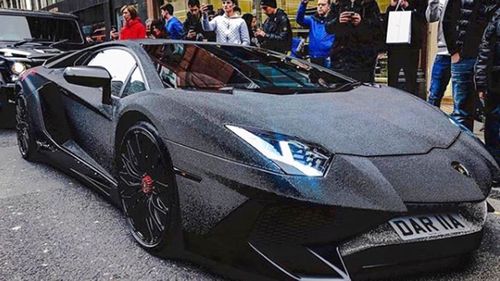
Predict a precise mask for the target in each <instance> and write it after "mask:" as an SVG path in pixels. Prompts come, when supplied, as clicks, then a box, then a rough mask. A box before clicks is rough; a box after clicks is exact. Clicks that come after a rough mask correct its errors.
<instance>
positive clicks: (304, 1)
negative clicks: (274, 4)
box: [300, 0, 309, 5]
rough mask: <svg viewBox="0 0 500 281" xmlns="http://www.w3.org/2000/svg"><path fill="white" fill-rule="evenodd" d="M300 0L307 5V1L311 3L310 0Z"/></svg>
mask: <svg viewBox="0 0 500 281" xmlns="http://www.w3.org/2000/svg"><path fill="white" fill-rule="evenodd" d="M300 2H301V3H302V4H305V5H307V3H309V0H302V1H300Z"/></svg>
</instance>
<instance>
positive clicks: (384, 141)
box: [16, 40, 498, 280]
mask: <svg viewBox="0 0 500 281" xmlns="http://www.w3.org/2000/svg"><path fill="white" fill-rule="evenodd" d="M17 90H18V96H17V109H16V117H17V121H18V122H17V124H18V125H17V134H18V140H19V149H20V152H21V154H22V156H23V157H24V158H25V159H28V160H34V161H44V162H46V163H49V164H51V165H53V166H55V167H58V168H59V169H61V170H63V171H65V172H67V173H69V174H71V175H73V176H74V177H76V178H78V179H80V180H81V181H83V182H85V183H87V184H88V185H90V186H92V187H94V188H95V189H96V190H98V191H99V192H100V193H102V194H104V195H105V196H106V197H108V198H109V199H110V201H111V202H113V203H114V204H116V205H117V206H119V207H120V208H122V209H123V211H124V214H125V216H126V218H127V221H128V225H129V226H130V230H131V233H132V235H133V237H134V238H135V240H136V241H137V242H138V243H139V244H140V245H141V246H142V247H143V248H145V249H147V250H148V251H150V252H151V253H153V254H155V255H160V256H163V257H168V258H175V259H187V260H191V261H194V262H196V263H200V264H203V265H205V266H207V267H209V268H211V269H212V270H214V271H216V272H219V273H221V274H223V275H227V276H230V277H232V278H237V279H246V280H349V279H363V278H374V277H383V276H388V275H389V276H394V274H406V273H415V272H417V271H421V270H434V269H438V268H442V267H443V266H445V265H446V266H448V265H450V266H451V265H457V264H459V263H460V262H461V261H462V260H463V259H464V258H465V257H467V256H468V255H469V254H470V253H471V252H473V251H474V250H475V249H476V248H477V247H478V245H479V243H480V241H481V234H482V229H483V225H484V223H485V215H486V202H485V199H486V197H487V196H488V194H489V192H490V188H491V184H492V181H493V179H494V178H496V177H497V176H498V166H497V164H496V163H495V161H494V160H493V158H492V157H491V156H490V155H489V154H488V152H487V151H486V150H485V149H484V148H483V146H482V144H481V143H480V142H479V141H478V140H477V139H475V138H474V136H473V135H471V134H470V132H467V131H462V130H461V129H460V128H459V126H458V125H456V124H455V123H454V122H453V120H450V119H449V118H448V117H447V116H446V115H445V114H444V113H442V112H441V111H440V110H438V109H437V108H435V107H432V106H430V105H428V104H426V103H425V102H423V101H421V100H419V99H417V98H415V97H413V96H411V95H409V94H406V93H404V92H401V91H399V90H396V89H392V88H388V87H384V86H377V85H369V84H361V83H359V82H356V81H353V80H351V79H349V78H347V77H343V76H341V75H339V74H336V73H334V72H332V71H330V70H328V69H326V68H322V67H320V66H315V65H311V64H309V63H307V62H305V61H302V60H297V59H294V58H290V57H285V56H282V55H280V54H277V53H274V52H271V51H267V50H263V49H258V48H253V47H244V46H232V45H224V44H215V43H201V42H183V41H163V40H155V41H150V40H144V41H134V42H132V41H128V42H111V43H104V44H101V45H97V46H93V47H90V48H87V49H84V50H81V51H76V52H73V53H71V54H67V55H63V56H58V57H54V58H52V59H50V60H49V61H47V62H46V63H45V65H43V66H40V67H36V68H32V69H29V70H27V71H26V72H24V73H23V74H22V75H21V77H20V80H19V82H18V84H17Z"/></svg>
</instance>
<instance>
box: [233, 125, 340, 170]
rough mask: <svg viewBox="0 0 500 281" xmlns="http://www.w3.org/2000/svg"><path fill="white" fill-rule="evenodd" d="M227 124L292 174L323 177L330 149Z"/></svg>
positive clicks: (328, 160)
mask: <svg viewBox="0 0 500 281" xmlns="http://www.w3.org/2000/svg"><path fill="white" fill-rule="evenodd" d="M226 127H227V128H228V129H229V130H231V131H232V132H234V133H235V134H236V135H238V136H239V137H240V138H242V139H243V140H244V141H246V142H247V143H248V144H250V145H251V146H253V147H254V148H255V149H257V150H258V151H259V152H260V153H262V154H263V155H264V156H266V157H267V158H269V159H270V160H272V161H273V162H274V163H276V164H277V165H278V166H279V167H280V168H281V169H282V170H283V171H284V172H285V173H287V174H289V175H300V176H311V177H321V176H323V175H324V174H325V172H326V169H327V168H328V164H329V162H330V159H331V157H332V154H331V153H330V152H328V151H327V150H325V149H324V148H322V147H320V146H319V145H315V144H310V143H307V142H304V141H302V140H299V139H297V138H294V137H290V136H285V135H282V134H277V133H271V132H264V131H260V130H254V129H243V128H239V127H235V126H230V125H226Z"/></svg>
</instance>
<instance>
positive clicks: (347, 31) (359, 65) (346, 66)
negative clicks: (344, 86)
mask: <svg viewBox="0 0 500 281" xmlns="http://www.w3.org/2000/svg"><path fill="white" fill-rule="evenodd" d="M331 14H332V15H331V18H330V20H329V21H328V22H327V24H326V31H327V32H328V33H330V34H335V42H334V44H333V48H332V52H331V64H332V69H333V70H335V71H337V72H340V73H342V74H344V75H347V76H350V77H353V78H355V79H357V80H359V81H362V82H369V83H373V82H374V81H375V73H374V72H375V64H376V62H377V55H378V52H379V51H381V50H382V49H383V48H384V47H383V42H382V39H381V38H384V36H383V34H384V31H383V23H382V19H381V17H380V9H379V7H378V4H377V2H376V1H375V0H338V1H337V2H336V3H334V4H333V5H332V11H331ZM361 15H363V17H362V16H361Z"/></svg>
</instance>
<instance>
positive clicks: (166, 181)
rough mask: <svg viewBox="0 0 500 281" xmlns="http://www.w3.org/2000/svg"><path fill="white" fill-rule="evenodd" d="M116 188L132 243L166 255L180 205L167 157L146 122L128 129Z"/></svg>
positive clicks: (121, 149) (120, 157) (124, 138)
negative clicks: (134, 241)
mask: <svg viewBox="0 0 500 281" xmlns="http://www.w3.org/2000/svg"><path fill="white" fill-rule="evenodd" d="M116 164H117V176H118V188H119V192H120V196H121V200H122V204H123V210H124V213H125V215H126V217H127V222H128V225H129V227H130V230H131V233H132V235H133V236H134V238H135V240H136V241H137V242H138V243H139V244H140V245H141V246H142V247H144V248H145V249H147V250H148V251H150V252H152V253H154V254H159V255H168V249H169V248H171V246H172V245H171V244H172V243H174V241H175V239H174V237H175V233H176V231H177V230H178V229H177V228H178V217H179V213H178V210H179V204H178V197H177V187H176V183H175V175H174V170H173V166H172V162H171V160H170V156H169V154H168V152H167V150H166V147H165V146H164V144H163V142H162V141H161V138H160V137H159V136H158V134H157V132H156V129H155V128H154V127H153V126H152V125H150V124H149V123H146V122H140V123H137V124H136V125H134V126H132V127H131V128H129V129H128V130H127V131H126V132H125V134H124V136H123V138H122V140H121V142H120V145H119V147H118V150H117V163H116Z"/></svg>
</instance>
